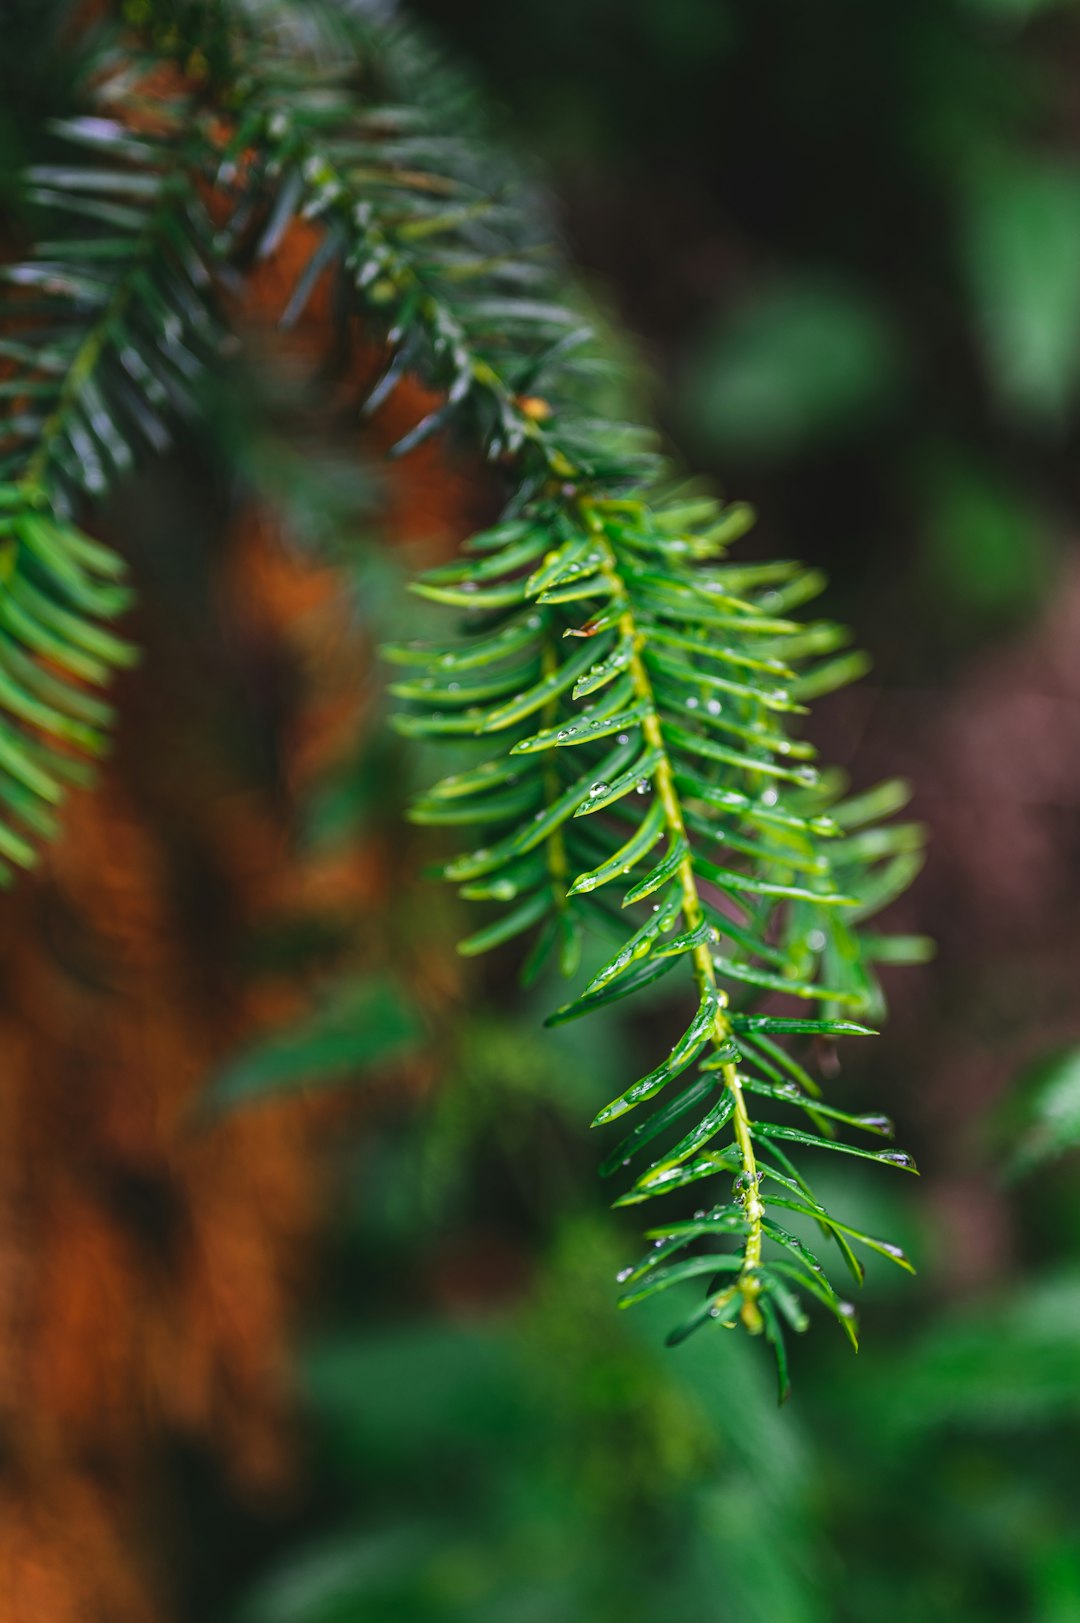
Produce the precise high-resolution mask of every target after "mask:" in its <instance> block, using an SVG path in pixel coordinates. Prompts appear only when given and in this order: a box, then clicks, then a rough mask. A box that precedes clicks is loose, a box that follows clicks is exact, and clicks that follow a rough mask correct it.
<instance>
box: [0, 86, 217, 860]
mask: <svg viewBox="0 0 1080 1623" xmlns="http://www.w3.org/2000/svg"><path fill="white" fill-rule="evenodd" d="M128 66H130V64H128ZM99 80H100V75H99ZM108 90H109V86H108V81H107V80H105V81H104V82H99V87H98V96H99V98H100V100H102V101H104V100H105V99H106V98H107V96H108ZM154 116H155V120H156V123H157V125H158V126H159V127H161V126H164V128H163V129H162V133H160V134H153V135H152V134H145V135H136V134H134V133H132V132H131V131H130V130H128V129H126V128H125V127H124V126H122V125H121V124H119V123H117V122H115V121H113V120H110V119H107V118H103V117H100V116H96V115H94V116H75V117H71V118H68V119H64V120H56V121H54V122H53V124H52V127H51V130H50V135H51V137H52V138H53V142H54V146H55V148H56V150H57V159H56V161H53V162H50V163H48V164H41V165H36V166H34V167H32V168H30V169H29V170H28V171H27V173H26V176H25V182H26V188H25V189H26V194H27V201H28V203H29V205H30V206H31V208H32V212H33V219H34V223H35V226H36V228H37V230H36V240H34V242H33V243H32V246H31V249H30V252H29V253H28V254H27V256H26V257H24V258H23V259H22V260H21V261H19V262H17V263H14V264H9V265H7V266H5V267H3V269H2V270H0V276H2V278H3V280H4V281H5V282H6V283H7V285H8V287H9V289H10V291H9V292H8V294H7V295H6V297H5V298H4V299H3V301H2V303H0V362H2V363H4V371H3V378H2V381H0V397H2V398H3V399H4V400H5V401H6V402H7V403H8V407H9V409H8V411H7V412H6V414H5V417H4V420H3V424H2V427H0V536H2V538H3V539H2V547H3V551H2V555H0V556H2V565H0V567H2V571H3V576H2V592H0V713H2V717H0V802H2V803H3V807H4V813H3V819H2V821H0V855H2V856H3V857H4V858H6V859H7V860H8V861H9V862H15V863H17V864H18V865H19V866H23V867H29V866H31V865H32V864H33V863H34V862H35V861H36V859H37V851H36V848H35V846H34V844H33V843H32V842H31V840H30V839H27V838H26V837H25V835H26V834H27V833H28V834H30V835H31V836H33V835H39V836H46V837H48V836H51V835H52V834H53V833H54V832H55V830H56V822H55V816H54V812H53V808H54V807H55V806H56V805H57V804H58V803H59V802H60V800H61V799H62V797H63V793H64V785H65V783H66V782H69V781H72V782H84V781H86V778H87V768H86V765H85V762H84V761H83V760H81V759H80V757H81V756H85V755H89V756H91V757H94V756H100V755H101V754H103V753H104V751H105V749H106V748H107V742H108V733H107V729H108V726H109V723H110V721H111V719H112V711H111V708H110V706H109V705H108V704H106V703H105V702H104V701H103V700H101V699H99V698H98V697H96V696H95V695H94V694H92V693H90V692H87V691H86V688H87V685H89V686H90V687H105V686H107V685H108V683H109V681H110V679H111V676H112V673H113V671H114V670H116V669H117V668H118V667H123V666H127V665H130V664H131V663H133V661H134V659H135V653H136V651H135V649H134V648H133V647H132V645H131V644H130V643H127V642H125V641H123V640H121V639H120V638H118V637H116V636H114V635H113V634H112V633H111V632H110V631H109V630H108V629H107V627H108V626H109V625H110V624H111V623H112V622H113V621H115V620H116V619H117V618H118V617H119V616H120V615H121V614H122V613H123V611H124V610H125V609H126V608H127V607H128V605H129V603H130V600H131V594H130V591H129V590H128V588H127V586H126V585H125V584H124V575H125V569H124V566H123V564H122V562H121V560H120V559H119V558H118V556H117V555H116V553H115V552H114V551H113V550H112V549H111V548H109V547H107V546H104V545H102V544H101V543H100V542H96V541H92V540H91V539H90V538H89V537H88V536H87V535H86V534H85V533H84V532H83V531H82V529H81V528H80V526H79V522H78V520H79V517H80V515H81V513H82V511H83V509H84V508H85V506H86V504H87V501H88V500H97V499H100V498H102V497H103V496H104V495H105V494H106V493H107V492H108V490H109V488H110V487H111V485H112V483H113V481H114V480H115V479H117V478H120V477H124V476H126V475H128V474H129V473H130V472H131V471H132V470H133V469H134V467H135V466H136V465H137V464H138V462H139V461H140V460H141V459H142V457H143V456H144V455H145V454H146V453H147V452H151V453H158V452H160V451H162V450H163V449H164V448H165V447H166V446H167V445H168V444H169V441H170V434H171V425H172V423H173V422H174V421H175V420H176V419H177V417H179V416H181V415H188V414H190V412H191V411H192V409H193V404H194V397H193V387H194V384H195V382H196V380H197V378H198V377H199V375H200V374H201V372H202V370H203V368H204V366H205V364H206V362H207V360H208V359H209V358H210V357H211V356H213V355H215V354H216V352H217V349H218V346H219V342H220V336H219V330H218V327H217V324H216V322H215V320H214V318H213V316H212V315H211V313H210V309H209V306H208V294H209V291H210V283H211V278H210V272H209V269H208V261H209V259H210V251H209V245H210V238H211V231H210V226H209V222H208V220H207V218H206V215H205V211H204V210H203V208H202V206H201V203H200V201H199V197H198V192H197V182H198V176H199V174H200V172H201V171H203V170H204V169H205V167H206V163H205V151H206V148H205V141H204V138H203V136H202V134H201V132H200V131H199V130H198V129H195V130H194V131H193V132H192V133H191V134H187V133H185V124H186V122H187V121H188V120H189V119H190V116H191V109H190V108H189V107H188V106H187V105H186V103H184V102H182V101H181V102H179V103H178V104H177V105H176V106H172V107H169V106H168V105H162V104H161V103H160V101H159V102H158V104H157V105H156V107H155V114H154ZM9 878H10V869H9V868H8V867H7V866H6V863H5V864H2V865H0V880H4V881H7V880H8V879H9Z"/></svg>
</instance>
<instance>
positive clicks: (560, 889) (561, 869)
mask: <svg viewBox="0 0 1080 1623" xmlns="http://www.w3.org/2000/svg"><path fill="white" fill-rule="evenodd" d="M540 657H541V667H540V668H541V671H542V673H543V675H544V676H551V675H553V673H554V672H555V670H556V669H557V668H558V658H557V656H556V653H555V649H554V647H553V646H552V642H551V637H550V635H548V634H547V633H546V632H545V636H544V648H543V653H542V654H541V656H540ZM558 711H559V701H558V699H550V700H549V701H548V703H547V704H546V705H545V706H544V710H543V723H544V726H545V727H551V726H553V725H554V723H555V721H556V718H557V716H558ZM543 761H544V766H543V774H544V778H543V781H544V799H545V801H546V802H547V803H548V805H549V806H550V805H551V803H552V802H553V801H555V800H558V798H559V771H558V768H557V767H556V765H555V759H554V752H553V751H551V750H547V751H545V753H544V757H543ZM545 843H546V849H547V865H548V874H549V875H550V878H551V889H552V892H553V894H554V897H555V906H556V908H557V909H558V910H559V911H560V912H564V911H565V910H566V887H567V882H568V880H569V877H570V869H569V865H568V863H567V860H566V841H565V840H564V838H563V831H562V824H561V823H560V824H559V826H558V828H555V829H553V830H552V831H551V833H550V834H549V835H548V837H547V841H546V842H545Z"/></svg>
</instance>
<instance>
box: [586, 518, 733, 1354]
mask: <svg viewBox="0 0 1080 1623" xmlns="http://www.w3.org/2000/svg"><path fill="white" fill-rule="evenodd" d="M581 510H582V513H583V514H584V517H585V522H586V523H587V524H588V526H589V528H590V530H591V531H592V532H593V534H594V535H595V536H596V538H597V540H598V542H599V543H600V544H601V545H602V546H603V548H604V552H605V555H606V557H607V559H608V561H609V566H610V567H609V568H608V569H607V570H605V572H604V573H605V579H606V581H607V583H608V585H609V586H610V588H611V592H612V596H613V597H614V598H615V599H616V600H617V601H618V600H621V601H622V604H623V607H622V612H621V613H620V615H619V631H620V633H621V635H622V636H623V637H624V638H625V639H626V640H627V641H628V642H629V643H630V645H631V648H632V649H633V652H632V653H631V655H630V662H629V665H628V667H627V668H628V670H629V673H630V677H631V679H632V681H633V684H634V691H635V694H636V695H637V697H638V699H639V700H641V701H643V703H644V705H645V707H646V709H645V716H644V718H643V720H642V723H641V730H642V733H643V734H644V737H645V742H646V743H647V744H648V746H649V748H650V750H655V752H656V755H657V763H658V764H657V766H656V768H655V770H654V772H653V784H654V787H655V789H656V793H657V795H658V796H659V799H660V804H661V806H662V807H663V809H664V822H665V825H666V827H667V831H668V836H669V838H670V839H671V840H673V841H679V842H680V843H685V842H686V826H685V824H684V822H683V815H682V809H681V807H680V804H679V797H678V794H677V793H676V790H675V779H674V773H673V771H672V766H671V758H670V756H669V755H668V751H667V744H666V742H665V740H664V734H663V730H662V728H661V726H660V718H659V716H658V714H657V710H656V701H655V697H654V694H653V687H652V681H651V680H650V677H649V673H648V671H647V670H646V668H645V663H644V661H643V660H642V658H641V646H642V643H643V641H644V637H643V633H642V632H641V630H640V628H639V627H638V624H637V621H636V619H635V617H634V611H633V607H632V605H631V604H630V602H629V600H628V598H627V596H626V592H625V590H624V588H623V584H622V581H621V580H620V579H619V577H618V574H617V572H616V569H615V567H614V566H615V558H614V554H613V552H612V548H611V543H610V541H609V540H608V537H607V534H606V532H605V530H604V527H603V525H602V523H601V522H600V520H599V519H598V518H597V516H596V514H595V513H594V512H593V511H592V508H591V505H590V504H589V503H588V502H587V501H582V503H581ZM677 872H678V878H679V887H680V890H681V892H682V912H683V918H684V919H685V920H686V926H687V929H688V930H696V929H697V928H698V926H699V925H700V924H701V923H702V921H703V919H704V916H705V914H704V909H703V907H702V905H701V897H700V895H699V893H698V887H697V877H696V875H695V873H694V866H693V861H692V859H691V857H690V855H689V852H687V854H686V856H684V857H683V859H682V861H681V862H680V863H679V867H678V870H677ZM692 957H693V964H694V975H695V978H696V980H697V983H698V990H699V991H700V993H701V995H702V996H703V997H706V996H708V997H711V998H713V999H715V1002H716V1018H715V1020H714V1022H713V1029H712V1040H713V1043H714V1044H715V1046H716V1047H717V1048H722V1047H725V1046H726V1045H727V1044H728V1043H729V1042H730V1041H731V1035H732V1033H731V1025H730V1022H729V1020H728V1018H727V1015H726V1013H725V1012H724V1006H725V1004H726V1002H727V996H726V994H725V993H724V992H723V991H722V990H721V988H720V987H718V986H717V984H716V971H715V969H714V967H713V961H712V954H711V953H710V951H709V947H708V943H707V942H700V943H699V944H698V945H697V946H696V947H694V948H693V951H692ZM720 1074H721V1075H722V1077H723V1079H724V1086H725V1087H726V1088H727V1089H728V1091H729V1093H730V1094H731V1097H732V1103H733V1105H734V1113H733V1117H732V1127H733V1131H734V1134H735V1142H736V1144H737V1145H738V1148H739V1154H740V1155H741V1157H742V1167H743V1182H744V1185H745V1190H746V1197H745V1200H746V1203H745V1215H746V1219H747V1224H748V1230H747V1235H746V1245H745V1248H744V1251H743V1266H742V1271H741V1274H740V1278H739V1282H738V1288H739V1289H740V1290H741V1292H742V1295H743V1309H742V1316H743V1322H744V1323H745V1324H746V1326H747V1328H748V1329H750V1330H752V1331H754V1332H755V1333H756V1332H758V1331H760V1330H761V1328H762V1320H761V1314H760V1311H759V1309H758V1307H757V1303H756V1300H755V1298H756V1297H757V1296H758V1294H759V1286H758V1282H757V1278H756V1270H757V1269H758V1268H759V1267H760V1265H761V1247H762V1228H761V1219H762V1217H763V1216H764V1207H763V1205H762V1201H761V1195H760V1192H759V1189H758V1170H757V1157H756V1155H755V1153H754V1139H753V1134H752V1132H751V1129H750V1117H749V1114H748V1112H747V1109H746V1099H745V1097H744V1095H743V1089H742V1082H741V1081H740V1079H739V1073H738V1071H737V1069H736V1067H735V1066H734V1065H724V1066H722V1067H721V1068H720ZM730 1297H731V1290H730V1289H728V1290H725V1291H723V1292H722V1293H721V1295H720V1296H718V1297H717V1302H718V1304H719V1303H722V1302H727V1301H728V1300H730Z"/></svg>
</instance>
